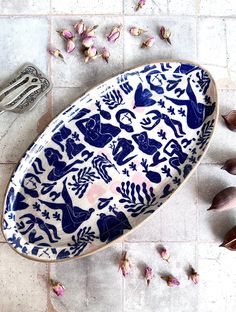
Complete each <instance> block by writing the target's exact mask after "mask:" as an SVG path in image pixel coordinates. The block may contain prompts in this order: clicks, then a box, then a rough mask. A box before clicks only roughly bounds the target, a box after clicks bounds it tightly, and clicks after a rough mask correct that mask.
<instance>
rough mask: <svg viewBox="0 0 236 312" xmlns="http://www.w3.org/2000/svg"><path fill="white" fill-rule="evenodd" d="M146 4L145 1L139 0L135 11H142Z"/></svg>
mask: <svg viewBox="0 0 236 312" xmlns="http://www.w3.org/2000/svg"><path fill="white" fill-rule="evenodd" d="M145 4H146V0H139V2H138V4H137V6H136V9H135V10H136V11H138V10H139V9H142V7H143V6H144V5H145Z"/></svg>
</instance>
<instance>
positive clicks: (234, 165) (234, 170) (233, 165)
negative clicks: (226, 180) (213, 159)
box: [221, 158, 236, 175]
mask: <svg viewBox="0 0 236 312" xmlns="http://www.w3.org/2000/svg"><path fill="white" fill-rule="evenodd" d="M221 169H224V170H226V171H227V172H228V173H230V174H233V175H236V158H231V159H229V160H227V161H226V162H225V163H224V166H223V167H222V168H221Z"/></svg>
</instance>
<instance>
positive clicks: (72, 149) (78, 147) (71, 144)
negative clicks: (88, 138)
mask: <svg viewBox="0 0 236 312" xmlns="http://www.w3.org/2000/svg"><path fill="white" fill-rule="evenodd" d="M84 149H85V145H84V144H82V143H77V144H76V143H75V140H74V139H72V138H68V139H67V140H66V153H67V156H68V157H69V159H72V158H73V157H75V156H76V155H78V154H79V153H80V152H81V151H82V150H84Z"/></svg>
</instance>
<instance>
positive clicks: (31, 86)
mask: <svg viewBox="0 0 236 312" xmlns="http://www.w3.org/2000/svg"><path fill="white" fill-rule="evenodd" d="M51 88H52V84H51V82H50V81H49V79H48V78H47V77H46V76H45V75H44V74H43V73H42V72H41V71H40V70H39V69H38V68H37V67H36V66H35V65H34V64H31V63H27V64H25V65H24V66H23V67H22V68H21V69H20V70H19V71H18V72H17V73H16V75H15V76H14V78H13V79H12V80H11V81H10V82H8V83H7V84H6V85H5V88H3V89H2V90H1V91H0V114H2V113H4V112H5V111H11V112H14V113H18V114H22V113H24V112H26V111H29V110H31V109H32V108H33V107H34V106H35V105H36V104H37V103H38V101H39V100H40V99H41V98H42V97H43V96H44V95H45V94H46V93H47V92H49V91H50V90H51Z"/></svg>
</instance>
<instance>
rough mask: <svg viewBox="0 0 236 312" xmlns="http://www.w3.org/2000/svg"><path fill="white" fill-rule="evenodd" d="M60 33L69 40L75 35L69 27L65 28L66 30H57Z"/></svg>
mask: <svg viewBox="0 0 236 312" xmlns="http://www.w3.org/2000/svg"><path fill="white" fill-rule="evenodd" d="M57 32H58V33H59V35H60V36H61V37H62V38H64V39H65V40H68V39H72V38H73V37H74V35H73V34H72V32H71V31H69V30H67V29H64V30H59V31H57Z"/></svg>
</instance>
